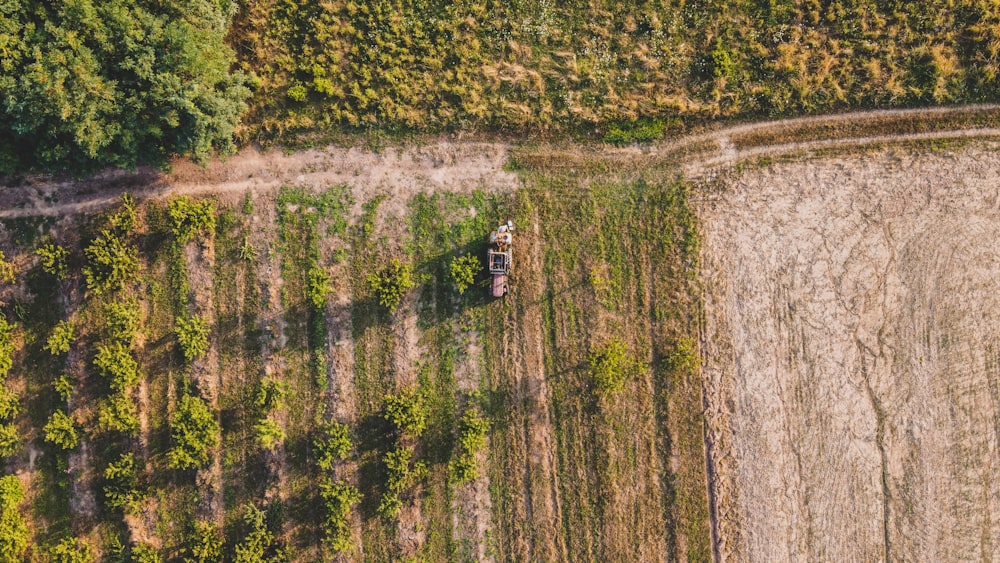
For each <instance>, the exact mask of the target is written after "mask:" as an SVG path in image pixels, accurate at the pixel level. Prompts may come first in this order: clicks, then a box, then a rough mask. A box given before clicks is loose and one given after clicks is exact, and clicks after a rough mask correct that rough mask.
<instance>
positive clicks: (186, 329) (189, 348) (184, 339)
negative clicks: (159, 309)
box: [174, 315, 209, 362]
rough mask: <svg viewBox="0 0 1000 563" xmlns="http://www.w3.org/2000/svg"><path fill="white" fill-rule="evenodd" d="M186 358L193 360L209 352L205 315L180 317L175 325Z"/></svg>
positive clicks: (178, 340) (175, 331)
mask: <svg viewBox="0 0 1000 563" xmlns="http://www.w3.org/2000/svg"><path fill="white" fill-rule="evenodd" d="M174 333H175V334H177V342H178V343H179V344H180V345H181V352H182V353H183V354H184V359H185V360H187V361H188V362H192V361H194V360H196V359H198V358H200V357H202V356H204V355H205V354H206V353H208V333H209V329H208V323H207V322H206V321H205V318H204V317H201V316H198V315H194V316H190V317H179V318H178V319H177V324H176V325H175V326H174Z"/></svg>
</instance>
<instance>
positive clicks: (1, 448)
mask: <svg viewBox="0 0 1000 563" xmlns="http://www.w3.org/2000/svg"><path fill="white" fill-rule="evenodd" d="M20 448H21V431H20V430H18V428H17V425H16V424H14V423H13V422H7V423H3V424H0V456H2V457H10V456H12V455H14V454H16V453H17V450H19V449H20Z"/></svg>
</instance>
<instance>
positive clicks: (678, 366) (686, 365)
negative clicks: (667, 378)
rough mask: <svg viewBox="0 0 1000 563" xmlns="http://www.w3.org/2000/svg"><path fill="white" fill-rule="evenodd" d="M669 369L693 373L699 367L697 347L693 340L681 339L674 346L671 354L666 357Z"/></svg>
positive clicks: (699, 360) (699, 359)
mask: <svg viewBox="0 0 1000 563" xmlns="http://www.w3.org/2000/svg"><path fill="white" fill-rule="evenodd" d="M667 362H668V364H669V366H670V369H672V370H674V371H683V372H689V373H693V372H695V371H696V370H697V369H698V366H699V365H701V358H700V357H699V356H698V347H697V345H696V344H695V342H694V340H692V339H690V338H681V339H680V340H678V341H677V343H676V345H675V346H674V350H673V352H671V353H670V355H669V356H667Z"/></svg>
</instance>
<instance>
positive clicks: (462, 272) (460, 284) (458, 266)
mask: <svg viewBox="0 0 1000 563" xmlns="http://www.w3.org/2000/svg"><path fill="white" fill-rule="evenodd" d="M482 269H483V265H482V263H481V262H480V261H479V258H477V257H475V256H473V255H471V254H466V255H465V256H456V257H454V258H452V259H451V281H452V282H454V283H455V289H457V290H458V293H459V295H461V294H463V293H465V290H466V289H468V288H469V287H470V286H472V284H473V283H475V281H476V275H477V274H478V273H479V272H480V270H482Z"/></svg>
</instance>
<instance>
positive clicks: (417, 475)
mask: <svg viewBox="0 0 1000 563" xmlns="http://www.w3.org/2000/svg"><path fill="white" fill-rule="evenodd" d="M382 461H383V462H384V463H385V467H386V470H387V471H388V477H387V478H386V483H385V492H384V493H382V499H381V502H380V503H379V505H378V513H379V514H381V515H382V516H385V517H392V516H395V515H396V514H398V513H399V509H400V508H402V506H403V500H402V499H401V498H400V495H402V494H403V493H404V492H405V491H406V490H407V489H409V488H411V487H413V486H414V485H415V484H416V482H417V480H419V479H421V478H423V477H424V476H425V475H426V474H427V466H426V464H424V462H423V461H417V462H414V461H413V450H412V449H410V448H405V447H402V446H399V447H397V448H396V449H394V450H392V451H390V452H388V453H386V454H385V457H383V458H382Z"/></svg>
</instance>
